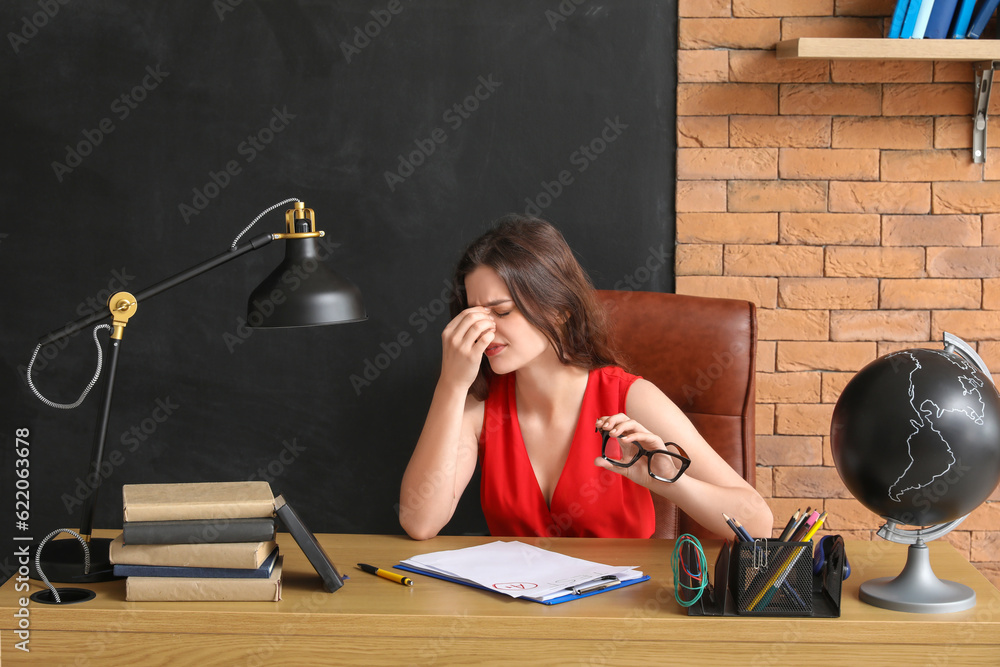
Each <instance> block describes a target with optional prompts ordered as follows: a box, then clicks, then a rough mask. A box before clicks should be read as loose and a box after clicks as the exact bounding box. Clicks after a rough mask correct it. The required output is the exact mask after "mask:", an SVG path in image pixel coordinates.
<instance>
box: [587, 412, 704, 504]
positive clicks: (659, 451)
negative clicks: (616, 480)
mask: <svg viewBox="0 0 1000 667" xmlns="http://www.w3.org/2000/svg"><path fill="white" fill-rule="evenodd" d="M595 430H596V431H597V432H598V433H601V434H602V438H603V442H602V445H601V459H603V460H605V461H607V462H608V463H610V464H611V469H612V470H617V471H618V472H620V473H621V474H623V475H625V476H626V477H628V478H629V479H631V480H632V481H633V482H635V483H637V484H641V485H642V486H648V485H649V479H650V478H652V479H655V480H659V481H661V482H668V483H669V482H676V481H677V480H678V479H679V478H680V477H681V475H683V474H684V471H685V470H687V469H688V466H690V465H691V459H689V458H688V457H687V454H686V453H685V452H684V450H683V449H682V448H681V447H680V446H679V445H677V444H676V443H673V442H668V443H664V442H663V439H662V438H660V437H659V436H658V435H656V434H655V433H650V432H649V431H647V430H646V429H645V428H643V426H642V425H641V424H639V423H638V422H637V421H635V420H634V419H630V418H629V417H628V415H625V414H621V413H619V414H617V415H611V416H607V417H601V418H600V419H598V420H597V427H596V429H595ZM643 458H645V459H646V465H645V466H637V465H635V464H636V463H637V462H638V461H639V460H640V459H643Z"/></svg>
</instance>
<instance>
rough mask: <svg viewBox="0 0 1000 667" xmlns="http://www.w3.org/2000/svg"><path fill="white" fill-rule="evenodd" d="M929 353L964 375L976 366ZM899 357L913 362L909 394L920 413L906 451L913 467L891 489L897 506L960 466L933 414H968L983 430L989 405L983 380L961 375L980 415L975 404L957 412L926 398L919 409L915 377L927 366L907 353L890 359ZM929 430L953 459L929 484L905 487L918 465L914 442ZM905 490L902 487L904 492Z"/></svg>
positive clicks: (892, 498) (938, 416)
mask: <svg viewBox="0 0 1000 667" xmlns="http://www.w3.org/2000/svg"><path fill="white" fill-rule="evenodd" d="M927 351H928V352H933V353H934V354H939V355H941V356H942V357H944V358H945V359H947V360H948V361H949V362H951V363H953V364H955V365H956V366H958V367H959V368H960V369H962V370H963V371H972V366H970V365H969V364H967V363H966V362H965V361H964V360H962V359H960V358H958V357H956V356H955V355H953V354H948V353H946V352H940V351H938V350H927ZM899 355H905V356H907V357H909V358H910V359H911V360H912V361H913V370H911V371H910V373H909V375H908V378H907V379H908V381H909V384H910V386H909V390H908V391H909V396H910V406H911V407H912V408H913V411H914V412H915V413H916V415H917V419H911V420H910V425H911V426H912V427H913V429H914V430H913V433H911V434H910V435H909V436H908V437H907V438H906V451H907V454H908V455H909V457H910V463H909V464H908V465H907V466H906V469H905V470H904V471H903V473H902V474H901V475H900V476H899V477H898V478H897V479H896V481H895V482H893V484H892V486H890V487H889V499H890V500H892V501H894V502H897V503H898V502H900V497H901V496H902V495H903V494H904V493H906V492H907V491H919V490H920V489H923V488H926V487H928V486H930V485H931V484H933V483H934V480H936V479H937V478H939V477H941V476H942V475H945V474H947V473H948V471H950V470H951V468H952V466H954V465H955V463H956V462H957V460H956V459H955V451H954V450H953V449H952V448H951V444H949V442H948V441H947V440H945V439H944V436H942V435H941V432H940V431H939V430H938V429H936V428H934V422H933V421H932V419H931V415H932V414H933V415H934V418H940V417H941V415H943V414H944V413H945V412H960V413H962V414H964V415H965V416H966V417H968V418H969V419H970V420H972V421H973V422H975V423H976V424H979V425H980V426H981V425H982V424H983V415H984V414H985V412H986V405H985V403H984V402H983V395H982V394H981V393H980V392H979V389H980V388H982V387H983V386H984V383H983V381H982V380H980V379H978V378H976V377H975V375H971V374H970V375H958V376H956V379H957V380H958V382H959V383H960V384H961V386H962V395H963V396H969V397H970V399H971V395H973V394H974V395H975V397H976V398H975V399H972V400H976V401H977V402H978V404H979V405H980V406H982V407H981V409H980V410H978V411H977V410H976V409H975V408H974V407H972V404H971V401H970V403H969V404H967V405H966V406H964V407H962V408H953V409H948V410H946V409H944V408H942V407H941V406H940V405H938V404H937V403H935V402H934V401H933V400H931V399H929V398H926V399H924V400H922V401H921V402H920V404H919V405H917V404H916V403H915V401H916V400H917V396H916V386H915V385H914V382H913V375H914V373H916V372H917V371H919V370H920V369H921V368H923V366H922V365H921V364H920V361H919V360H918V359H917V358H916V357H915V356H914V355H913V354H911V353H910V352H908V351H906V350H904V351H901V352H895V353H893V354H890V355H888V356H890V357H895V356H899ZM928 406H932V407H928ZM925 427H926V428H929V429H930V430H931V431H932V432H933V433H934V434H935V435H936V436H937V437H938V439H940V440H941V442H942V444H943V445H944V447H945V449H946V450H947V452H948V454H949V455H950V457H951V462H950V463H948V465H947V467H946V468H945V469H944V470H942V471H941V472H939V473H937V474H936V475H933V476H932V477H931V478H930V479H929V480H927V481H925V482H923V483H920V480H914V481H912V482H911V481H909V480H907V481H906V482H905V483H903V479H904V478H905V477H906V476H907V474H908V473H909V472H910V469H911V468H912V467H913V464H914V462H915V461H914V458H913V448H912V446H911V441H912V440H913V438H914V436H916V435H919V434H920V432H921V430H922V429H923V428H925ZM901 483H903V484H902V485H901ZM901 486H902V488H900V487H901Z"/></svg>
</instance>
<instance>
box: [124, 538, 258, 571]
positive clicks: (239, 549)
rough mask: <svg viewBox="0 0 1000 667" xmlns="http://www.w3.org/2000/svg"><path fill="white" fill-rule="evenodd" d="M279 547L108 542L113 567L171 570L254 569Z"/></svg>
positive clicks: (249, 544)
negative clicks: (168, 567) (164, 566)
mask: <svg viewBox="0 0 1000 667" xmlns="http://www.w3.org/2000/svg"><path fill="white" fill-rule="evenodd" d="M277 546H278V543H277V542H274V541H268V542H229V543H227V542H222V543H216V544H125V542H124V537H123V536H122V535H119V536H118V537H116V538H115V539H114V541H112V542H111V549H110V551H109V556H110V557H111V563H112V564H113V565H170V566H174V567H237V568H244V569H256V568H258V567H260V566H261V565H262V564H263V562H264V561H265V560H266V559H267V557H268V556H269V555H270V554H271V552H272V551H274V549H275V547H277Z"/></svg>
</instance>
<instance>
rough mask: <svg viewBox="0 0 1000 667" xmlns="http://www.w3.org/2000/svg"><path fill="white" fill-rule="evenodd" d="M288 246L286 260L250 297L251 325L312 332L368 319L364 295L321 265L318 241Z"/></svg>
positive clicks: (290, 242)
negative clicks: (301, 329) (325, 327)
mask: <svg viewBox="0 0 1000 667" xmlns="http://www.w3.org/2000/svg"><path fill="white" fill-rule="evenodd" d="M285 244H286V245H285V258H284V260H282V262H281V264H279V265H278V267H277V268H276V269H275V270H274V271H272V272H271V273H270V275H268V276H267V278H265V279H264V280H263V281H262V282H261V283H260V285H258V286H257V288H256V289H254V291H253V292H252V293H251V294H250V298H249V299H248V301H247V324H249V325H250V326H251V327H254V328H275V327H311V326H318V325H323V324H342V323H346V322H360V321H362V320H366V319H368V315H367V314H366V313H365V306H364V303H362V301H361V291H360V290H359V289H358V288H357V286H356V285H354V283H352V282H351V281H349V280H348V279H347V278H344V277H343V276H341V275H340V274H338V273H337V272H336V271H333V270H332V269H330V268H328V267H327V266H326V265H325V264H324V263H323V262H322V261H321V259H320V257H321V254H320V252H319V250H320V249H319V245H318V243H317V241H316V239H315V238H291V239H287V240H286V241H285ZM325 254H328V253H325V252H324V253H323V255H325Z"/></svg>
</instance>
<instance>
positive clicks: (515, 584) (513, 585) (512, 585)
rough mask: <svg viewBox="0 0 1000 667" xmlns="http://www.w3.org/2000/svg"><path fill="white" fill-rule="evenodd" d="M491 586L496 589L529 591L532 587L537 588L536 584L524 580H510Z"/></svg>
mask: <svg viewBox="0 0 1000 667" xmlns="http://www.w3.org/2000/svg"><path fill="white" fill-rule="evenodd" d="M493 588H495V589H497V590H498V591H530V590H531V589H532V588H538V584H532V583H529V582H526V581H510V582H507V583H505V584H493Z"/></svg>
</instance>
